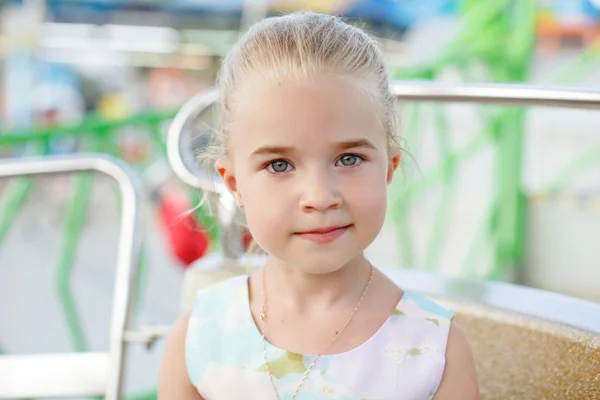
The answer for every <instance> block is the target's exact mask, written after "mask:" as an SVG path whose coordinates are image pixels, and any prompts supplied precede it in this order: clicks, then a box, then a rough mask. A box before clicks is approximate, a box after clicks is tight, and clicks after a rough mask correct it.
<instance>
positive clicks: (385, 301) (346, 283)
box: [159, 75, 479, 400]
mask: <svg viewBox="0 0 600 400" xmlns="http://www.w3.org/2000/svg"><path fill="white" fill-rule="evenodd" d="M249 93H251V95H248V94H249ZM379 121H380V119H379V115H378V113H377V108H376V107H374V103H373V101H372V99H370V98H369V96H367V95H365V93H364V92H362V91H360V89H359V87H358V86H357V85H355V84H352V82H351V81H350V80H348V79H339V78H337V77H335V76H331V75H329V76H325V75H321V76H316V77H314V79H312V80H311V81H310V83H309V82H306V81H297V80H289V81H284V82H266V81H264V80H262V79H259V78H255V79H247V80H246V82H245V84H244V86H243V87H242V88H241V90H240V92H239V93H238V97H236V104H235V119H234V120H233V122H232V124H231V126H230V127H229V132H230V137H229V138H228V139H229V141H228V143H227V145H228V150H229V152H228V158H223V159H221V160H219V162H218V163H217V171H218V172H219V174H220V175H221V177H222V178H223V181H224V182H225V184H226V186H227V187H228V189H229V190H230V191H231V192H232V193H233V194H234V196H235V197H236V199H237V200H238V203H239V204H240V205H243V208H244V212H245V214H246V220H247V223H248V226H249V227H250V230H251V232H252V235H253V237H254V239H255V240H256V241H257V242H258V244H259V245H260V246H261V247H262V248H263V249H264V250H265V251H266V252H267V253H268V254H269V255H270V258H269V260H268V262H267V264H266V265H265V267H264V268H263V269H262V270H259V271H256V272H254V273H252V274H251V275H250V278H249V282H248V284H249V293H250V308H251V310H252V314H253V316H254V320H255V322H256V323H257V325H258V327H259V328H261V329H262V328H266V329H267V330H268V340H269V342H271V343H272V344H273V345H275V346H277V347H280V348H284V349H286V350H288V351H292V352H295V353H301V354H319V353H322V352H323V351H324V349H325V348H326V347H327V345H328V344H329V343H330V341H331V339H332V338H333V337H334V336H335V335H336V332H338V331H339V329H340V328H341V327H342V326H343V325H344V324H345V322H346V320H347V319H348V315H349V314H350V313H351V312H352V310H353V309H354V308H355V307H356V304H357V301H358V299H359V298H360V295H361V293H362V291H363V288H364V286H365V284H366V282H367V280H368V277H369V274H370V267H369V263H368V261H367V260H366V259H365V257H364V254H363V252H364V250H365V249H366V248H367V247H368V246H369V245H370V244H371V243H372V242H373V240H374V239H375V238H376V237H377V235H378V233H379V231H380V229H381V226H382V224H383V220H384V218H385V212H386V198H387V185H388V184H389V183H390V182H391V180H392V176H393V173H394V171H395V170H396V168H397V167H398V165H399V162H400V152H399V150H398V149H397V148H394V147H392V146H390V145H389V143H388V138H387V136H386V134H385V132H384V130H383V128H381V124H380V122H379ZM334 228H335V229H334ZM263 273H264V274H265V275H264V277H265V287H264V290H263V282H262V278H263V275H262V274H263ZM402 294H403V292H402V290H401V289H400V288H398V287H397V286H396V285H395V284H394V283H393V282H392V281H390V280H389V279H388V278H387V277H386V276H385V275H383V274H382V273H380V272H379V271H377V270H375V273H374V276H373V280H372V282H371V285H370V287H369V291H368V293H367V295H366V296H365V298H364V300H363V302H362V303H361V305H360V308H359V310H358V312H357V313H356V315H355V317H354V319H353V320H352V322H351V323H350V324H349V325H348V326H347V328H346V329H345V330H344V331H343V334H341V335H340V336H339V337H338V339H337V340H336V341H335V342H334V343H333V345H331V346H330V347H328V348H327V350H326V351H325V353H328V354H335V353H341V352H346V351H349V350H351V349H353V348H356V347H358V346H360V345H361V344H362V343H364V342H365V341H366V340H367V339H369V338H370V337H371V336H372V335H373V334H374V333H375V332H376V331H377V330H378V329H379V328H380V327H381V326H382V325H383V324H384V322H385V321H386V319H387V318H388V317H389V315H390V314H391V313H392V311H393V310H394V308H395V306H396V305H397V304H398V301H399V300H400V298H401V297H402ZM265 296H266V298H267V299H268V302H267V303H268V317H267V320H266V322H265V321H261V320H260V318H259V315H260V312H261V306H262V304H263V302H264V301H265ZM273 299H277V301H274V300H273ZM188 318H189V316H184V317H182V318H181V319H180V321H178V322H177V323H176V324H175V326H174V328H173V331H172V333H171V334H170V335H169V338H168V340H167V345H166V349H165V355H164V358H163V364H162V368H161V379H160V384H159V399H172V398H177V399H200V398H201V397H200V396H199V395H198V394H197V392H196V391H195V390H194V387H193V385H192V383H191V382H189V379H188V378H187V371H186V367H185V359H184V347H185V346H184V342H185V334H186V330H187V319H188ZM264 324H267V325H266V326H265V325H264ZM448 340H449V341H448V348H447V352H446V367H445V370H444V375H443V380H442V383H441V385H440V387H439V389H438V392H437V394H436V396H435V399H436V400H453V399H461V400H471V399H473V400H475V399H478V398H479V397H478V389H477V380H476V374H475V367H474V362H473V358H472V355H471V351H470V349H469V346H468V344H467V341H466V339H465V335H464V333H463V332H462V331H461V330H460V329H459V328H458V327H457V326H456V325H454V324H453V325H452V326H451V329H450V335H449V339H448ZM217 400H218V399H217Z"/></svg>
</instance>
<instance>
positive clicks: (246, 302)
mask: <svg viewBox="0 0 600 400" xmlns="http://www.w3.org/2000/svg"><path fill="white" fill-rule="evenodd" d="M239 283H240V285H241V286H242V287H243V292H242V296H243V302H242V308H243V309H244V311H243V312H244V314H246V315H245V320H247V321H248V324H250V325H251V326H250V328H251V329H252V333H253V334H254V335H255V336H257V337H258V338H259V339H260V340H261V341H262V332H261V331H260V329H259V327H258V325H257V324H256V321H255V320H254V316H253V315H252V309H251V308H250V289H249V285H250V275H242V276H240V280H239ZM407 294H408V292H407V291H404V290H402V297H401V298H400V300H399V301H398V304H396V307H394V311H397V310H398V309H399V308H400V306H401V305H402V303H403V302H404V300H405V298H406V295H407ZM397 316H398V315H397V314H396V313H395V312H392V314H390V315H389V316H388V317H387V318H386V319H385V321H384V322H383V324H381V326H380V327H379V328H377V330H376V331H375V332H374V333H373V334H372V335H371V336H370V337H369V338H368V339H367V340H365V341H364V342H362V343H360V344H359V345H358V346H356V347H353V348H352V349H349V350H346V351H343V352H338V353H330V354H323V355H321V358H323V357H334V356H341V355H344V356H347V355H349V354H352V353H354V352H358V351H360V350H361V349H362V348H363V347H365V346H367V345H368V344H369V343H371V342H373V341H374V340H375V339H376V338H377V337H378V336H380V335H381V334H382V332H384V331H385V330H386V329H387V327H388V326H389V324H390V321H391V320H392V318H394V317H397ZM265 342H266V344H267V346H268V347H270V348H272V349H275V350H277V351H279V352H281V353H286V352H287V353H291V354H297V353H294V352H291V351H289V350H286V349H282V348H280V347H278V346H275V345H274V344H272V343H271V342H269V341H268V340H265ZM301 355H302V356H304V357H316V356H317V355H316V354H301Z"/></svg>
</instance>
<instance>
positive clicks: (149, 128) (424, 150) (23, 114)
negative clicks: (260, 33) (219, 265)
mask: <svg viewBox="0 0 600 400" xmlns="http://www.w3.org/2000/svg"><path fill="white" fill-rule="evenodd" d="M305 9H312V10H314V11H319V12H324V13H332V14H336V15H340V16H344V17H346V18H347V19H348V20H349V21H350V22H351V23H355V24H358V25H359V26H361V27H363V28H365V29H366V30H367V31H368V32H369V33H371V34H372V35H373V36H375V37H376V38H377V40H378V42H379V43H380V45H381V48H382V49H383V51H384V53H385V55H386V58H387V60H388V63H389V66H390V73H391V75H392V78H393V79H395V80H406V79H410V80H435V81H444V82H514V83H530V84H538V85H560V86H570V87H579V88H581V89H583V90H598V88H599V86H600V1H598V0H485V1H477V0H329V1H327V0H306V1H301V0H296V1H295V0H280V1H277V0H263V1H243V0H220V1H209V0H168V1H167V0H47V1H43V0H22V1H0V13H1V22H0V23H1V26H0V115H1V117H0V157H1V158H10V157H22V156H25V155H45V154H69V153H77V152H90V151H94V152H102V153H107V154H111V155H114V156H117V157H119V158H120V159H122V160H124V161H125V162H127V163H129V164H131V165H132V166H133V168H135V170H136V171H137V172H138V173H139V174H140V175H141V176H142V178H143V180H144V183H145V189H146V191H147V201H146V203H145V206H144V210H143V212H144V214H143V217H144V218H143V219H144V245H143V262H142V263H141V265H140V267H139V268H140V269H139V272H140V274H139V279H138V282H137V283H136V284H137V287H138V290H137V292H136V294H137V302H136V311H135V318H134V321H133V325H134V326H139V325H143V324H164V325H168V324H170V323H171V322H172V321H173V320H174V319H175V318H176V317H177V315H178V313H179V306H180V304H179V302H180V297H181V290H182V288H181V286H182V279H183V274H184V271H185V270H186V269H187V268H190V267H191V266H193V265H194V263H196V262H199V261H201V260H202V258H203V257H206V256H207V255H208V254H209V253H211V252H214V251H218V250H219V244H218V226H217V225H216V221H215V219H214V218H213V217H212V216H211V215H210V214H209V213H208V212H207V211H206V210H204V209H198V210H196V211H195V213H194V214H192V215H190V216H188V217H186V218H183V219H182V218H180V216H181V214H182V213H184V212H185V211H187V210H189V209H191V208H193V207H194V206H195V205H196V204H197V202H198V199H199V198H200V196H201V193H197V192H196V191H194V190H190V189H189V188H187V187H185V186H183V185H182V184H180V183H179V182H178V180H177V179H175V178H173V177H172V175H171V173H170V169H169V166H168V164H166V156H165V138H166V133H167V129H168V127H169V124H170V122H171V120H172V118H173V116H174V115H175V113H176V112H177V110H178V109H179V107H181V105H182V104H184V102H185V101H186V100H188V99H189V98H190V97H191V96H193V95H194V94H197V93H199V92H201V91H202V90H204V89H206V88H209V87H210V86H211V85H213V84H214V80H215V76H216V73H217V71H218V68H219V65H220V60H221V57H222V56H223V55H224V54H225V53H226V52H227V51H228V49H229V48H230V47H231V46H232V45H233V44H234V43H235V41H236V40H237V39H238V38H239V36H240V35H241V34H243V32H244V31H245V30H246V29H247V27H248V26H250V25H251V24H252V23H254V22H256V21H258V20H260V19H262V18H265V17H267V16H269V15H279V14H282V13H286V12H291V11H293V10H305ZM398 110H399V113H400V115H401V120H402V124H401V127H400V132H399V133H400V135H401V136H402V138H403V141H402V143H403V145H404V147H405V149H406V151H407V153H406V154H407V155H406V157H405V159H404V171H403V173H400V174H398V177H397V178H398V179H396V181H395V182H394V183H393V185H392V187H391V193H390V207H389V216H388V219H387V221H386V225H385V227H384V230H383V232H382V233H381V235H380V237H379V238H378V239H377V241H376V242H375V243H374V244H373V245H372V246H371V248H369V250H368V253H369V254H368V255H369V256H370V257H371V259H372V261H373V262H374V263H375V264H376V265H378V266H383V267H397V268H415V269H424V270H430V271H435V272H437V273H440V274H444V275H451V276H460V277H466V278H469V279H483V280H495V281H509V282H514V283H519V284H524V285H528V286H533V287H538V288H542V289H545V290H549V291H553V292H558V293H564V294H567V295H570V296H574V297H579V298H583V299H588V300H592V301H595V302H600V257H599V256H598V247H597V246H598V238H600V114H599V113H598V111H594V110H575V109H561V108H531V107H530V108H518V107H498V106H484V105H465V104H462V105H457V104H427V103H399V105H398ZM214 124H215V121H214V120H213V119H212V117H211V115H210V113H209V115H208V116H206V117H204V118H203V119H202V120H199V121H197V124H195V125H194V126H195V128H194V129H195V131H194V132H192V134H201V133H205V132H207V131H210V126H213V125H214ZM118 199H119V197H118V193H117V191H116V185H114V183H113V182H111V181H109V180H108V179H105V178H102V177H100V176H96V175H94V174H81V175H78V176H60V177H51V178H43V179H12V180H3V181H0V352H3V353H6V354H12V353H15V354H28V353H44V352H66V351H85V350H94V349H102V350H105V349H106V348H107V337H108V324H109V318H110V312H111V309H110V306H111V300H112V290H113V288H112V283H113V277H114V276H113V275H114V267H115V260H116V249H117V242H118V234H119V207H118ZM161 352H162V342H159V343H158V344H157V345H156V346H155V347H153V348H152V349H151V350H147V349H145V348H142V347H141V346H140V347H139V348H136V347H134V348H133V349H132V353H131V354H132V355H131V357H130V361H129V363H128V376H127V392H128V393H129V396H130V398H135V399H152V398H155V396H154V388H155V386H156V379H157V373H158V365H159V359H160V355H161ZM1 379H2V377H0V380H1Z"/></svg>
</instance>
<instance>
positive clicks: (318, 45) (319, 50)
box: [201, 12, 397, 168]
mask: <svg viewBox="0 0 600 400" xmlns="http://www.w3.org/2000/svg"><path fill="white" fill-rule="evenodd" d="M324 72H325V73H336V74H339V75H341V76H343V77H348V78H351V79H353V82H355V83H356V84H357V85H358V86H359V87H360V88H361V89H363V90H364V91H365V92H366V94H367V95H369V96H370V97H371V98H372V100H373V101H374V104H375V105H376V106H377V108H378V111H379V115H380V121H381V125H382V127H383V129H384V130H385V133H386V134H387V137H388V143H389V144H390V145H391V144H395V143H397V142H396V137H395V129H396V123H395V120H396V113H395V104H396V100H395V97H394V96H393V95H392V93H391V92H390V87H389V79H388V71H387V67H386V64H385V61H384V57H383V53H382V52H381V50H380V49H379V47H378V46H377V43H376V41H375V40H374V39H372V38H371V37H370V36H369V35H368V34H367V33H365V32H364V31H363V30H361V29H359V28H356V27H354V26H352V25H349V24H347V23H345V22H343V21H342V20H341V19H340V18H338V17H335V16H331V15H323V14H317V13H313V12H297V13H292V14H288V15H285V16H280V17H271V18H267V19H265V20H263V21H261V22H259V23H257V24H255V25H254V26H252V27H251V28H250V30H249V31H248V32H247V33H246V34H245V35H244V36H243V37H242V38H241V39H240V41H239V42H238V43H237V44H236V45H235V46H234V47H233V48H232V49H231V51H230V52H229V53H228V54H227V56H226V57H225V59H224V60H223V64H222V66H221V70H220V73H219V76H218V80H217V82H218V85H219V90H220V119H221V123H220V127H219V129H216V130H215V132H214V135H213V137H212V143H211V144H210V145H209V146H208V147H207V148H206V149H205V150H206V151H204V152H203V154H201V158H202V159H203V160H201V161H208V162H209V164H208V165H206V167H209V168H212V162H214V161H215V160H216V159H218V158H220V157H223V156H226V155H227V136H228V133H229V125H230V123H231V121H232V120H233V118H234V116H235V98H236V94H237V93H238V92H239V90H240V87H241V84H242V82H244V80H247V79H248V77H250V76H259V77H262V78H266V79H271V80H281V79H286V78H287V79H290V78H292V79H294V78H296V79H310V78H311V77H313V76H315V75H316V74H318V73H324Z"/></svg>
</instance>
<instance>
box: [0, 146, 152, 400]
mask: <svg viewBox="0 0 600 400" xmlns="http://www.w3.org/2000/svg"><path fill="white" fill-rule="evenodd" d="M85 171H94V172H99V173H102V174H105V175H108V176H110V177H112V178H113V179H114V180H115V181H117V183H118V184H119V187H120V189H121V213H122V218H121V229H120V231H121V236H120V238H119V250H118V255H117V267H116V274H115V287H114V295H113V311H112V317H111V328H110V344H109V346H110V347H109V360H108V371H107V388H106V395H105V396H106V398H107V399H118V398H120V395H121V391H122V384H123V374H124V368H123V365H124V362H125V356H126V354H125V330H126V328H127V325H128V317H129V303H130V299H131V291H132V284H133V279H132V272H133V271H134V270H135V267H136V266H137V263H138V259H139V253H140V248H141V236H140V235H139V232H138V229H139V223H140V215H139V214H140V203H141V196H142V195H141V194H142V193H143V191H142V183H141V181H140V179H139V178H138V176H137V175H136V174H135V172H133V170H132V169H131V168H130V167H129V166H128V165H127V164H125V163H124V162H122V161H120V160H118V159H116V158H113V157H109V156H105V155H95V154H94V155H69V156H48V157H24V158H19V159H8V160H0V178H8V177H15V176H33V175H53V174H60V173H73V172H85Z"/></svg>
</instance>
